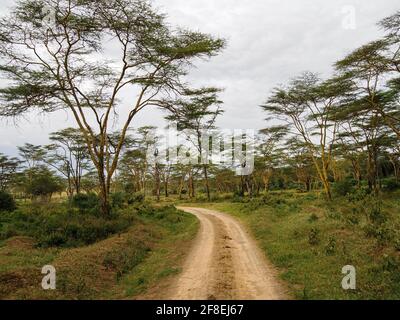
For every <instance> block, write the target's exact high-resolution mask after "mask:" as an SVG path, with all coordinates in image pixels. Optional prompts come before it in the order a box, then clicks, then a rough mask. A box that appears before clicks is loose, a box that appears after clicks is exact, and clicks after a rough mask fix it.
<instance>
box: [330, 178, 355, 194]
mask: <svg viewBox="0 0 400 320" xmlns="http://www.w3.org/2000/svg"><path fill="white" fill-rule="evenodd" d="M356 184H357V182H356V181H355V180H354V179H345V180H343V181H337V182H335V183H334V184H333V186H332V191H333V193H334V194H335V195H337V196H341V197H344V196H347V195H349V194H351V193H353V192H354V190H355V186H356Z"/></svg>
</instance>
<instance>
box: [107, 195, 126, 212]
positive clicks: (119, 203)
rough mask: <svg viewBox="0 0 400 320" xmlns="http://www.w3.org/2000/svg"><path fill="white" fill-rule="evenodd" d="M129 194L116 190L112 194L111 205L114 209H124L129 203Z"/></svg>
mask: <svg viewBox="0 0 400 320" xmlns="http://www.w3.org/2000/svg"><path fill="white" fill-rule="evenodd" d="M126 198H127V196H126V193H124V192H115V193H112V194H111V195H110V199H111V207H112V208H113V209H122V208H124V207H125V205H126V204H127V200H126Z"/></svg>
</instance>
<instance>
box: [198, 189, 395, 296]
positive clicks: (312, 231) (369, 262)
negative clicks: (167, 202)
mask: <svg viewBox="0 0 400 320" xmlns="http://www.w3.org/2000/svg"><path fill="white" fill-rule="evenodd" d="M399 198H400V197H399V194H398V193H394V194H386V195H385V197H384V199H383V200H382V203H381V207H382V209H381V211H380V212H379V213H376V212H375V211H374V210H375V209H374V208H375V202H374V201H372V200H371V199H370V198H368V197H367V198H365V199H362V200H354V199H348V198H346V197H343V198H338V199H337V200H335V201H334V202H333V203H327V202H326V201H325V200H324V199H323V198H321V197H320V196H319V195H316V194H300V193H296V192H284V193H281V192H278V193H273V194H271V195H269V196H265V197H263V198H258V199H253V200H249V199H246V200H243V202H245V203H243V202H236V203H232V202H219V203H213V204H201V203H200V204H198V203H197V204H194V206H203V207H208V208H212V209H216V210H220V211H224V212H227V213H230V214H232V215H234V216H236V217H237V218H239V219H240V220H241V221H242V222H243V223H244V224H245V225H246V226H247V227H248V228H249V229H250V231H251V232H252V233H253V235H254V236H255V238H256V239H257V240H258V242H259V244H260V246H261V248H262V249H263V250H264V252H265V253H266V255H267V257H268V258H269V259H270V260H271V262H272V263H273V264H274V265H275V266H277V267H278V268H279V270H280V271H281V277H282V279H284V280H285V281H286V283H287V284H288V286H289V289H290V291H291V292H292V294H293V296H294V297H295V298H297V299H400V252H399V249H400V248H399V246H398V243H399V239H400V238H399V234H398V231H399V230H400V228H399V225H400V217H399V208H400V201H399ZM192 205H193V204H192ZM375 215H381V216H383V217H384V218H382V217H380V216H379V217H380V218H379V219H377V218H372V217H374V216H375ZM371 229H372V231H374V232H372V233H371ZM345 265H353V266H354V267H355V268H356V272H357V289H356V290H349V291H346V290H343V289H342V287H341V281H342V279H343V277H344V275H343V274H342V273H341V271H342V267H343V266H345Z"/></svg>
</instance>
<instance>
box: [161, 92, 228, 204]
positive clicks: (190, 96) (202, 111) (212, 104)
mask: <svg viewBox="0 0 400 320" xmlns="http://www.w3.org/2000/svg"><path fill="white" fill-rule="evenodd" d="M220 91H221V90H220V89H217V88H202V89H199V90H187V91H186V92H185V96H186V99H181V100H177V101H174V102H172V103H171V102H168V101H166V102H165V103H166V107H167V108H168V110H170V111H171V114H170V115H169V116H167V117H166V119H167V120H169V121H171V122H174V123H177V125H178V130H187V132H188V133H189V134H188V138H189V140H190V141H191V142H192V144H193V145H194V147H195V148H196V149H197V151H198V153H199V155H200V158H201V160H205V161H204V163H202V164H201V167H202V171H203V176H204V184H205V190H206V194H207V199H208V201H210V200H211V195H210V184H209V177H208V166H209V165H208V160H209V159H208V153H209V149H210V148H209V143H207V142H208V141H207V138H208V137H209V130H212V129H215V121H216V119H217V117H218V116H219V115H220V114H222V113H223V112H224V111H223V110H222V109H221V104H222V101H220V100H219V99H218V96H217V94H218V93H219V92H220ZM191 133H193V134H194V137H191ZM205 148H206V149H205Z"/></svg>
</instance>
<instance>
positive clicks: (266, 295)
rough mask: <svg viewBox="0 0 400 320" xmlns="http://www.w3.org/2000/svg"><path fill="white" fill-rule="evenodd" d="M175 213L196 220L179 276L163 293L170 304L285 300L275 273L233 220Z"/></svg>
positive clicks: (214, 215) (202, 212) (220, 215)
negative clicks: (197, 220)
mask: <svg viewBox="0 0 400 320" xmlns="http://www.w3.org/2000/svg"><path fill="white" fill-rule="evenodd" d="M179 209H181V210H184V211H186V212H189V213H192V214H194V215H195V216H196V217H197V218H198V219H199V220H200V230H199V233H198V235H197V238H196V240H195V242H194V244H193V247H192V250H191V252H190V253H189V255H188V257H187V259H186V262H185V264H184V266H183V271H182V273H181V274H180V275H179V276H178V277H177V279H175V280H174V281H173V283H172V284H171V285H170V287H169V289H168V290H167V292H166V294H167V296H168V297H167V298H168V299H172V300H181V299H188V300H192V299H199V300H213V299H217V300H223V299H238V300H253V299H258V300H261V299H262V300H274V299H285V298H287V297H286V295H285V292H284V289H283V288H282V285H281V284H280V283H279V282H278V281H277V280H276V273H275V271H274V269H273V267H271V265H269V263H268V262H267V261H266V259H265V257H264V255H263V253H262V252H261V251H260V249H259V248H258V247H257V245H256V243H255V242H254V241H253V239H252V238H251V237H250V236H249V235H248V233H247V232H246V231H245V230H244V228H243V227H242V226H241V224H240V223H239V222H238V221H237V220H236V219H235V218H233V217H231V216H229V215H227V214H224V213H220V212H217V211H213V210H207V209H200V208H185V207H180V208H179Z"/></svg>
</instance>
